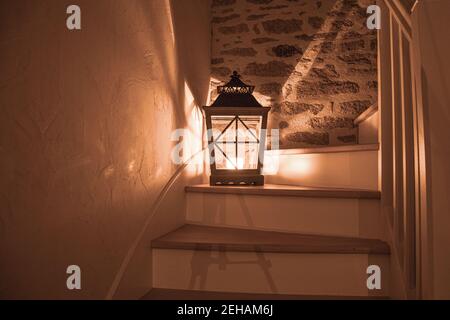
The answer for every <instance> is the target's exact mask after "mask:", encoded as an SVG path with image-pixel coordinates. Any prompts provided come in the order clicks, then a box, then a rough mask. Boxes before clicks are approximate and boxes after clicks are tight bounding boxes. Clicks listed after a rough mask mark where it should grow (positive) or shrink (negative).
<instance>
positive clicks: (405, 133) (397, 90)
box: [378, 0, 422, 298]
mask: <svg viewBox="0 0 450 320" xmlns="http://www.w3.org/2000/svg"><path fill="white" fill-rule="evenodd" d="M378 5H379V6H380V7H381V10H382V21H381V23H382V25H381V29H380V30H379V33H378V35H379V49H378V50H379V52H378V53H379V60H378V61H379V108H380V111H379V116H380V133H379V135H380V144H381V146H380V173H381V174H380V187H381V190H382V200H381V201H382V208H383V212H384V214H385V216H386V217H387V221H388V225H389V229H390V230H389V231H390V232H389V233H390V237H391V243H392V247H393V251H394V256H395V259H394V263H397V265H398V267H399V270H400V273H401V276H402V277H401V278H402V279H401V280H402V281H400V282H401V285H402V287H403V290H404V292H405V295H406V297H408V298H417V297H419V296H420V287H419V286H418V272H417V265H418V260H417V259H418V253H417V246H416V244H417V235H418V233H417V223H416V218H417V215H418V210H419V208H418V207H419V205H418V202H417V199H418V198H419V197H420V194H419V192H420V190H419V189H418V184H417V177H418V175H419V174H420V173H419V172H418V168H419V165H418V163H419V162H418V152H417V149H418V136H419V131H418V125H417V123H418V122H420V121H422V120H421V119H419V118H418V114H420V113H418V112H417V110H416V108H417V105H418V104H417V102H416V99H417V97H416V90H415V83H416V77H417V75H416V72H415V70H416V69H415V68H413V67H412V66H413V61H415V59H417V57H414V45H415V43H414V41H415V39H414V38H413V35H412V30H413V27H414V25H413V20H412V19H411V14H410V12H409V9H410V8H409V9H407V8H405V6H404V4H402V3H401V2H400V1H399V0H379V1H378ZM412 5H413V3H412V2H409V6H410V7H412ZM409 6H408V7H409Z"/></svg>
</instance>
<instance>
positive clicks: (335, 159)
mask: <svg viewBox="0 0 450 320" xmlns="http://www.w3.org/2000/svg"><path fill="white" fill-rule="evenodd" d="M266 158H267V159H266V160H267V168H266V169H265V171H266V172H265V177H266V183H272V184H287V185H302V186H308V187H336V188H355V189H368V190H378V151H358V152H340V153H321V154H294V155H280V156H277V157H275V159H278V166H277V165H275V168H271V166H272V165H271V163H272V162H271V161H270V159H271V156H270V153H268V156H267V157H266ZM276 162H277V161H275V163H276Z"/></svg>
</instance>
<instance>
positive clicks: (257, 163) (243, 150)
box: [203, 71, 270, 185]
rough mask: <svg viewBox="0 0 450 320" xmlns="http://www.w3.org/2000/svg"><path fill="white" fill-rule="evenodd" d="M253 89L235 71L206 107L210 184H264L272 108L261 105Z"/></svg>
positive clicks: (204, 108)
mask: <svg viewBox="0 0 450 320" xmlns="http://www.w3.org/2000/svg"><path fill="white" fill-rule="evenodd" d="M254 89H255V87H254V86H249V85H246V84H245V83H243V82H242V81H241V79H240V76H239V75H238V73H237V72H236V71H235V72H233V75H232V76H231V81H230V82H228V83H227V84H226V85H224V86H220V87H218V89H217V90H218V94H219V96H218V97H217V99H216V101H215V102H214V103H213V104H212V105H211V106H207V107H203V110H204V112H205V115H206V125H207V128H208V146H209V155H210V166H211V177H210V184H211V185H264V176H263V175H262V174H261V172H262V168H263V163H264V151H265V144H266V143H265V142H266V130H267V114H268V112H269V111H270V108H268V107H263V106H262V105H261V104H259V102H258V101H257V100H256V99H255V97H254V96H253V91H254Z"/></svg>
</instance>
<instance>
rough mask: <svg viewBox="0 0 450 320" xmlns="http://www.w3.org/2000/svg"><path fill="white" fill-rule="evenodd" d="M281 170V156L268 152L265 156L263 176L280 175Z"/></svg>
mask: <svg viewBox="0 0 450 320" xmlns="http://www.w3.org/2000/svg"><path fill="white" fill-rule="evenodd" d="M279 168H280V156H279V155H278V154H275V153H274V152H267V151H266V153H265V155H264V167H263V174H264V175H266V176H274V175H276V174H278V171H279Z"/></svg>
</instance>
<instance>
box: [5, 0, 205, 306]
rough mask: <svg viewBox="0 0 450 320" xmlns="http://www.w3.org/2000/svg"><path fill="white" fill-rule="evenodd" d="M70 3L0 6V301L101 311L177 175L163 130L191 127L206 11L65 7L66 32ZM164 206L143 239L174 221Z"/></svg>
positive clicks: (126, 5)
mask: <svg viewBox="0 0 450 320" xmlns="http://www.w3.org/2000/svg"><path fill="white" fill-rule="evenodd" d="M70 4H72V3H69V1H60V0H45V1H44V0H43V1H33V0H17V1H2V2H1V3H0V24H1V26H0V33H1V36H0V70H2V72H1V73H0V112H1V116H0V177H1V178H0V256H1V258H0V298H25V299H28V298H44V299H47V298H56V299H59V298H63V299H75V298H87V299H92V298H96V299H101V298H104V297H105V296H106V294H107V292H108V290H109V288H110V286H111V283H112V282H113V279H114V277H115V276H116V274H117V271H118V269H119V266H120V265H121V263H122V261H123V259H124V256H125V254H126V253H127V251H128V250H129V248H130V245H131V243H132V242H133V241H134V240H135V238H136V236H137V234H138V233H139V232H140V230H141V229H142V224H143V222H144V221H145V220H146V218H147V216H148V214H149V210H150V208H151V207H152V205H153V204H154V201H155V199H156V198H157V197H158V194H159V192H160V191H161V189H162V188H163V186H164V185H165V184H166V182H167V181H168V180H169V179H170V177H171V176H172V174H173V173H174V172H175V170H176V169H177V168H178V166H177V165H175V164H173V163H172V161H171V158H170V157H171V152H172V147H173V146H174V145H175V142H172V141H171V133H172V131H173V130H174V129H177V128H188V129H189V130H193V131H195V130H196V126H197V129H198V126H199V125H200V126H201V124H199V123H198V122H195V121H194V120H192V119H197V120H198V117H195V116H194V117H193V114H194V113H195V105H203V104H205V103H206V99H207V96H208V89H209V63H208V62H209V61H210V42H209V40H210V25H209V23H210V17H209V10H210V3H209V1H208V0H193V1H189V5H187V2H186V1H183V0H173V1H169V0H96V1H91V0H79V1H77V4H78V5H79V6H80V8H81V13H82V30H77V31H69V30H68V29H67V28H66V18H67V14H66V8H67V6H68V5H70ZM180 12H184V13H186V14H184V15H183V14H180ZM189 19H190V20H189ZM183 26H184V27H183ZM186 26H189V28H187V27H186ZM205 61H206V63H205ZM193 145H195V144H193ZM198 174H200V173H199V172H192V176H195V175H198ZM173 195H175V197H173V199H171V200H172V206H171V209H172V210H171V211H170V212H165V215H164V216H162V217H160V218H159V219H158V220H157V222H155V223H157V224H158V225H156V224H150V229H152V228H153V229H156V230H157V231H156V233H157V232H164V230H166V229H170V228H171V227H174V226H175V225H177V224H179V223H181V221H182V219H183V214H184V211H183V208H184V202H183V201H184V200H183V194H182V192H179V193H174V194H173ZM152 223H153V222H152ZM69 265H79V266H80V267H81V270H82V290H80V291H76V290H75V291H69V290H67V288H66V278H67V276H68V275H67V274H66V268H67V266H69ZM147 275H148V277H147V279H142V281H141V286H142V288H144V289H145V287H148V286H149V285H151V269H149V270H147ZM142 288H141V289H142Z"/></svg>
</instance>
